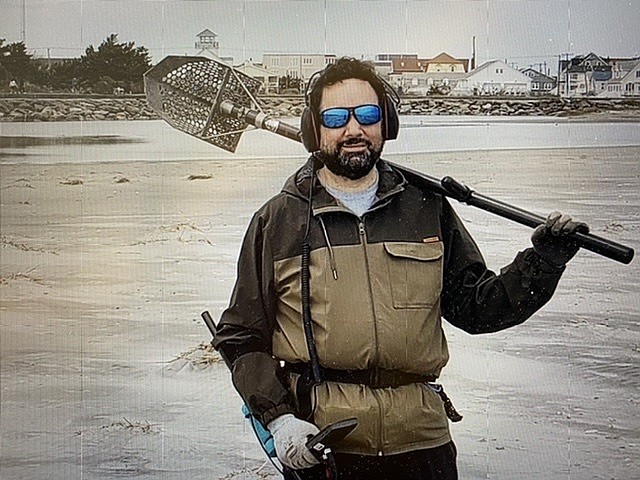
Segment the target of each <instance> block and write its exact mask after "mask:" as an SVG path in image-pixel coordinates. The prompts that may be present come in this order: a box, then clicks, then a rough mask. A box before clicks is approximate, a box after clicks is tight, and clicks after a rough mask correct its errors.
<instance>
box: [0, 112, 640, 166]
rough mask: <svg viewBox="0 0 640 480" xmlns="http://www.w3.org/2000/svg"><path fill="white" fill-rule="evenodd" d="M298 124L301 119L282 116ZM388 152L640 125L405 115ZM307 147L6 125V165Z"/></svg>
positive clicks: (535, 145) (97, 125) (158, 132)
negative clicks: (225, 144) (232, 146)
mask: <svg viewBox="0 0 640 480" xmlns="http://www.w3.org/2000/svg"><path fill="white" fill-rule="evenodd" d="M283 121H285V122H287V123H290V124H292V125H296V124H297V122H298V119H283ZM401 122H402V126H401V129H400V135H399V137H398V139H397V140H395V141H390V142H387V145H386V146H385V154H387V155H398V154H400V155H401V154H412V153H433V152H452V151H469V150H504V149H543V148H580V147H605V146H606V147H616V146H637V145H640V122H591V121H583V120H575V119H558V118H552V117H476V116H473V117H472V116H469V117H465V116H447V117H438V116H403V117H401ZM305 156H306V152H305V150H304V148H303V147H302V145H301V144H299V143H297V142H294V141H291V140H289V139H286V138H284V137H280V136H278V135H275V134H273V133H270V132H266V131H259V130H255V129H254V130H252V129H249V130H248V131H247V132H246V133H244V134H243V136H242V137H241V140H240V143H239V145H238V148H237V150H236V152H235V153H229V152H226V151H224V150H222V149H220V148H217V147H214V146H212V145H211V144H209V143H207V142H204V141H202V140H199V139H196V138H194V137H192V136H190V135H187V134H185V133H183V132H180V131H178V130H176V129H174V128H172V127H171V126H170V125H168V124H167V123H166V122H164V121H162V120H155V121H128V122H118V121H113V122H99V121H89V122H60V123H6V122H4V123H0V162H1V163H37V164H51V163H67V162H69V163H75V162H83V163H84V162H87V163H88V162H110V161H111V162H113V161H175V160H187V159H189V160H197V159H211V160H226V159H228V160H243V159H252V158H291V157H305Z"/></svg>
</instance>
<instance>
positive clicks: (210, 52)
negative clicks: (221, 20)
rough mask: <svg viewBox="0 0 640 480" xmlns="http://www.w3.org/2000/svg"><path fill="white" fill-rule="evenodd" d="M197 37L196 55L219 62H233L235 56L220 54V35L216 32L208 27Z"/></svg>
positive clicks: (229, 63)
mask: <svg viewBox="0 0 640 480" xmlns="http://www.w3.org/2000/svg"><path fill="white" fill-rule="evenodd" d="M196 38H197V40H196V43H195V49H196V50H197V53H196V56H199V57H206V58H210V59H212V60H217V61H219V62H222V63H226V64H227V65H232V64H233V57H221V56H220V43H219V42H218V35H216V34H215V33H214V32H212V31H211V30H209V29H208V28H207V29H205V30H203V31H201V32H200V33H199V34H197V35H196Z"/></svg>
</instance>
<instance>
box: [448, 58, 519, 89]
mask: <svg viewBox="0 0 640 480" xmlns="http://www.w3.org/2000/svg"><path fill="white" fill-rule="evenodd" d="M530 92H531V78H530V77H528V76H527V75H525V74H524V73H522V72H520V71H518V70H516V69H515V68H513V67H511V66H509V65H507V64H506V63H505V62H503V61H502V60H493V61H490V62H486V63H484V64H482V65H480V66H479V67H478V68H476V69H475V70H473V71H472V72H469V73H468V74H467V75H466V76H465V78H463V79H461V80H460V81H458V83H457V85H456V86H455V88H454V89H453V90H452V92H451V94H452V95H528V94H529V93H530Z"/></svg>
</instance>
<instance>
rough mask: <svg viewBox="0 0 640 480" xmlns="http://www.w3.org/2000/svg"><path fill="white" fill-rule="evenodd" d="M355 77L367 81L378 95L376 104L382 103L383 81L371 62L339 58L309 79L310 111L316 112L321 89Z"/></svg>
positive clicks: (320, 97)
mask: <svg viewBox="0 0 640 480" xmlns="http://www.w3.org/2000/svg"><path fill="white" fill-rule="evenodd" d="M349 78H357V79H359V80H364V81H365V82H368V83H369V85H371V87H372V88H373V89H374V90H375V92H376V95H377V96H378V104H379V105H383V102H384V97H385V87H384V83H383V82H382V80H381V79H380V77H378V74H377V73H376V71H375V68H374V67H373V64H372V63H370V62H366V61H363V60H358V59H356V58H351V57H342V58H339V59H338V60H337V61H336V62H335V63H331V64H329V65H327V66H326V67H325V68H324V70H321V71H320V72H317V73H316V74H314V76H313V77H311V79H310V80H309V86H308V87H307V88H308V92H307V95H308V97H309V98H308V102H309V107H310V108H311V110H312V111H314V112H316V113H318V112H319V108H320V102H321V100H322V91H323V90H324V89H325V88H326V87H330V86H331V85H335V84H336V83H338V82H341V81H342V80H347V79H349Z"/></svg>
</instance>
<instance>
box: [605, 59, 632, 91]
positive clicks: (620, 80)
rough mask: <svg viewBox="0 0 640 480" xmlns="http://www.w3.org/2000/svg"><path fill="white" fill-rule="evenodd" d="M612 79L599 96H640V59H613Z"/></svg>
mask: <svg viewBox="0 0 640 480" xmlns="http://www.w3.org/2000/svg"><path fill="white" fill-rule="evenodd" d="M609 61H610V62H611V64H612V65H611V67H612V79H611V80H609V81H608V82H607V83H606V85H605V88H604V90H603V91H602V92H600V93H599V94H598V96H599V97H607V98H623V97H640V59H638V58H636V59H611V60H609Z"/></svg>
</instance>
